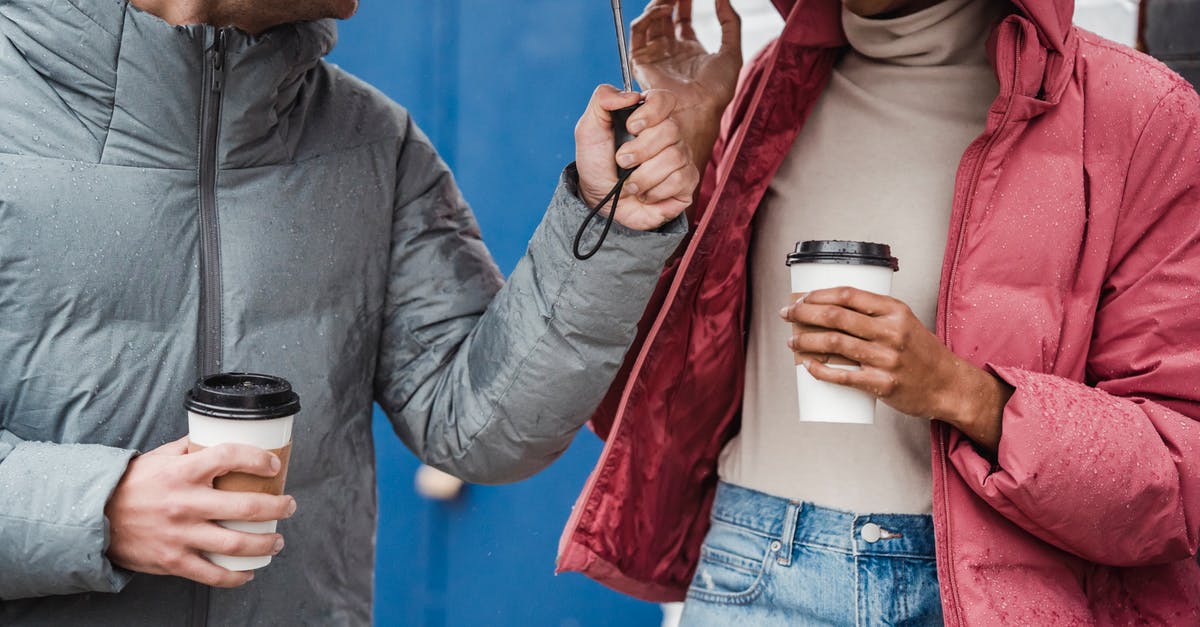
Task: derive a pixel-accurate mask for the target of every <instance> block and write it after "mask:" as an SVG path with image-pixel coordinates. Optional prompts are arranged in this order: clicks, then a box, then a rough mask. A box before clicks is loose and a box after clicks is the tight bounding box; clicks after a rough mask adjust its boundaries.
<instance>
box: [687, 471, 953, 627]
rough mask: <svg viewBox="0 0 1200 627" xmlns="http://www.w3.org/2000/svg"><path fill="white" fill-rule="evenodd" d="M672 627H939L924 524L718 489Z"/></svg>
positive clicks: (929, 535)
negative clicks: (678, 619) (678, 618)
mask: <svg viewBox="0 0 1200 627" xmlns="http://www.w3.org/2000/svg"><path fill="white" fill-rule="evenodd" d="M680 624H681V625H683V626H684V627H691V626H707V625H712V626H718V625H719V626H722V627H725V626H735V627H739V626H740V627H750V626H755V627H757V626H758V625H855V626H858V625H941V624H942V602H941V595H940V593H939V591H938V579H937V563H936V559H935V557H934V540H933V519H932V518H931V517H930V516H913V515H902V514H871V515H855V514H851V513H849V512H842V511H838V510H833V509H828V508H824V507H816V506H813V505H811V504H808V503H796V502H793V501H789V500H787V499H783V498H779V497H774V496H770V495H767V494H763V493H761V492H756V491H754V490H748V489H746V488H741V487H738V486H735V485H731V484H727V483H722V484H720V486H718V488H717V498H716V502H715V503H714V504H713V513H712V528H711V529H710V530H709V532H708V536H707V537H706V538H705V539H704V547H703V548H702V549H701V552H700V565H699V566H698V567H697V568H696V575H695V576H694V577H693V578H692V585H691V587H690V588H689V589H688V595H687V602H686V604H685V605H684V607H683V619H682V621H681V622H680Z"/></svg>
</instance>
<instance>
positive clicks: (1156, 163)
mask: <svg viewBox="0 0 1200 627" xmlns="http://www.w3.org/2000/svg"><path fill="white" fill-rule="evenodd" d="M776 6H777V7H779V8H780V10H781V13H783V14H785V15H786V16H787V21H786V24H785V26H784V31H783V33H782V34H781V35H780V37H779V38H777V39H776V40H775V41H774V42H772V43H771V44H770V45H768V46H767V48H766V49H765V50H764V51H763V52H762V53H761V54H760V55H759V56H758V58H756V59H755V61H754V62H753V63H751V64H749V65H748V66H747V67H746V69H745V70H744V72H743V75H742V77H741V79H740V82H739V86H738V92H737V95H736V97H735V98H734V101H733V102H732V103H731V105H730V106H729V108H728V109H727V110H726V112H725V118H724V120H723V128H722V133H721V137H720V139H719V140H718V142H717V145H716V147H715V149H714V153H713V159H712V161H711V162H710V164H709V167H708V170H707V172H706V174H705V180H704V183H703V184H702V191H701V194H700V195H699V200H698V202H697V205H696V228H695V231H694V233H693V234H692V238H691V241H690V242H689V245H688V247H687V249H686V250H685V251H684V253H683V254H682V255H681V256H680V257H679V258H678V259H677V260H676V261H675V262H674V263H673V264H671V265H670V266H669V267H668V269H667V272H666V273H664V275H663V278H662V280H661V282H660V284H659V289H658V291H657V292H656V293H655V296H654V297H653V298H652V300H651V306H650V308H649V310H648V313H647V316H646V317H645V318H643V322H642V325H641V327H640V334H639V339H638V341H637V343H635V347H636V350H635V351H631V353H630V355H631V357H630V359H629V360H627V361H626V363H625V365H624V367H623V369H622V371H621V373H620V375H619V376H618V383H617V384H616V385H614V387H613V388H612V389H611V390H610V393H609V395H608V397H607V398H606V399H605V402H604V403H603V404H602V405H601V407H600V409H599V411H598V412H597V413H596V415H595V416H594V417H593V427H594V429H595V430H596V432H597V433H599V434H601V436H602V437H605V438H606V445H605V450H604V452H603V453H602V456H601V459H600V461H599V463H598V464H597V466H596V469H595V470H594V471H593V473H592V475H591V477H590V478H589V479H588V483H587V485H586V487H585V488H584V492H583V494H582V495H581V496H580V498H579V501H578V502H577V504H576V507H575V510H574V511H573V513H572V517H571V519H570V521H569V522H568V525H567V529H566V530H565V532H564V534H563V538H562V542H561V544H560V550H559V569H560V570H561V571H582V572H585V573H587V574H589V575H590V576H592V577H594V578H596V579H597V580H599V581H601V582H603V583H605V584H607V585H609V586H612V587H614V588H616V589H618V590H622V591H625V592H628V593H630V594H635V595H637V596H639V597H642V598H645V599H651V600H659V601H662V600H681V599H683V598H684V597H685V595H686V592H687V589H688V586H689V582H691V581H692V578H693V574H694V572H695V568H696V564H697V562H698V560H699V556H700V548H701V545H702V543H703V540H704V536H705V534H706V533H707V530H708V525H709V522H708V521H709V511H710V509H711V505H712V498H713V495H714V491H715V487H716V484H717V481H718V476H717V459H718V456H719V454H720V452H721V450H722V449H723V448H724V446H725V444H726V443H727V442H728V441H729V440H730V439H731V438H732V437H733V436H734V435H735V434H736V433H737V429H738V419H739V412H740V408H741V399H742V385H743V371H744V368H745V352H744V351H745V335H744V333H745V331H746V326H745V325H746V323H747V316H746V307H747V297H746V292H747V276H748V275H747V273H748V272H749V271H750V269H749V268H748V265H747V251H748V248H749V242H750V238H751V237H752V232H753V228H752V225H753V224H754V213H755V210H756V208H757V207H758V205H759V203H760V201H761V199H762V196H763V193H764V191H765V189H766V188H767V186H768V184H769V183H770V181H771V179H772V177H773V176H774V174H775V172H776V170H777V169H778V167H779V166H780V164H781V163H782V162H783V160H784V158H785V157H786V156H787V155H788V153H789V152H790V150H791V148H792V145H793V143H794V141H795V139H796V137H797V135H798V134H799V131H800V129H801V127H802V126H803V124H804V122H805V119H806V117H807V115H808V112H809V111H810V110H811V108H812V106H813V105H814V103H815V102H816V101H817V98H818V97H819V95H820V93H821V90H822V89H823V88H824V86H825V84H826V82H827V80H828V78H829V76H830V73H831V71H832V68H833V67H834V64H835V63H836V60H837V58H838V55H839V54H840V53H841V50H842V46H844V44H845V40H844V36H843V34H842V32H841V27H840V19H839V16H840V10H841V9H840V3H838V2H835V1H832V0H798V1H797V2H794V3H793V2H787V1H786V0H780V1H778V2H776ZM1072 9H1073V5H1072V3H1071V2H1069V1H1061V2H1057V1H1056V2H1033V1H1022V2H1015V3H1014V12H1013V14H1011V15H1009V16H1008V17H1006V18H1005V19H1004V20H1002V21H1001V22H1000V23H999V24H998V25H997V26H996V28H995V29H994V31H993V35H992V37H991V39H990V40H989V52H990V54H991V58H992V61H993V65H994V68H995V70H996V76H997V79H998V81H999V84H1000V90H999V93H1000V95H999V97H998V98H997V100H996V101H995V102H994V103H993V105H992V106H991V108H990V109H989V112H988V113H989V115H988V118H987V125H986V129H985V131H984V132H983V134H982V135H980V137H978V138H977V139H976V140H975V141H974V142H972V144H971V145H970V147H968V148H967V150H966V151H965V153H964V155H963V159H962V162H961V164H960V166H959V170H958V176H957V180H956V187H955V194H954V203H953V209H952V215H951V224H950V229H949V232H948V234H947V246H946V250H945V255H944V262H943V264H944V265H943V268H942V275H941V279H940V287H939V297H938V307H937V324H936V332H937V334H938V336H939V338H941V339H942V341H943V342H945V343H946V344H947V346H949V347H950V349H951V350H953V351H954V352H955V353H956V354H958V355H959V356H961V357H963V358H965V359H967V360H968V361H970V362H972V363H973V364H975V365H976V366H978V367H980V368H985V369H988V370H990V371H991V372H993V373H994V374H995V375H996V376H998V377H1000V378H1001V379H1003V380H1004V381H1006V382H1007V383H1008V384H1010V385H1011V386H1012V387H1013V388H1014V389H1015V390H1016V392H1015V393H1014V395H1013V397H1012V399H1011V400H1010V401H1009V402H1008V404H1007V406H1006V407H1005V410H1004V415H1003V438H1002V440H1001V442H1000V447H999V451H998V453H997V455H996V457H995V458H994V459H993V458H989V457H985V456H983V455H981V454H980V452H979V450H978V449H977V448H976V447H975V446H974V445H973V444H972V442H971V441H970V440H968V439H967V438H966V437H965V436H964V435H963V434H962V433H960V432H959V431H957V430H954V429H950V428H948V427H947V426H946V425H944V424H942V423H939V422H936V421H935V422H934V423H933V428H932V430H931V438H932V441H931V443H932V449H933V486H932V492H933V501H934V503H933V518H934V526H935V535H936V538H937V557H938V576H939V583H940V586H941V593H942V602H943V608H944V610H945V612H944V614H945V619H946V622H947V624H951V625H964V624H965V625H993V624H1056V625H1057V624H1064V625H1075V624H1079V625H1088V624H1100V625H1124V624H1134V623H1138V622H1142V621H1149V622H1152V623H1157V624H1195V623H1197V622H1200V568H1198V567H1197V564H1196V561H1195V554H1196V550H1197V545H1198V544H1200V536H1198V534H1197V531H1196V529H1197V527H1196V525H1195V521H1196V520H1198V519H1200V389H1198V388H1197V387H1196V384H1195V373H1196V371H1197V368H1200V358H1198V355H1200V319H1198V318H1196V316H1195V315H1194V311H1195V307H1196V306H1197V305H1198V304H1200V301H1198V300H1197V299H1200V283H1198V282H1197V281H1198V280H1200V279H1197V277H1200V261H1198V260H1200V222H1198V221H1197V219H1196V216H1197V214H1198V212H1200V188H1198V187H1197V186H1196V185H1195V184H1194V182H1195V181H1196V180H1197V179H1198V178H1200V98H1198V97H1197V94H1196V93H1195V92H1194V91H1193V90H1192V88H1191V86H1190V85H1188V84H1187V83H1186V82H1185V81H1183V80H1182V79H1181V78H1180V77H1179V76H1177V75H1175V74H1173V73H1172V72H1170V71H1169V70H1167V69H1166V68H1165V67H1163V66H1162V65H1161V64H1158V63H1157V62H1155V61H1153V60H1151V59H1149V58H1148V57H1145V56H1144V55H1140V54H1138V53H1136V52H1134V51H1132V50H1130V49H1128V48H1125V47H1122V46H1118V45H1116V44H1114V43H1112V42H1109V41H1106V40H1103V39H1101V38H1099V37H1097V36H1095V35H1092V34H1090V33H1087V32H1085V31H1081V30H1079V29H1075V28H1073V27H1071V26H1070V16H1071V13H1072ZM739 557H742V558H746V559H749V560H758V559H760V556H757V555H755V556H739ZM762 560H763V562H764V563H765V561H766V558H762ZM754 594H756V590H755V589H750V590H744V591H740V592H739V593H736V594H731V596H730V602H732V603H736V602H738V600H739V599H745V598H750V597H751V596H753V595H754Z"/></svg>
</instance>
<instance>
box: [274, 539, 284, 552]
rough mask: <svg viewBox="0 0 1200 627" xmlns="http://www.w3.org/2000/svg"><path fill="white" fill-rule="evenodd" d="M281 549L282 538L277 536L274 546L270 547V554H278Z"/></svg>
mask: <svg viewBox="0 0 1200 627" xmlns="http://www.w3.org/2000/svg"><path fill="white" fill-rule="evenodd" d="M282 550H283V538H278V539H276V540H275V546H274V548H272V549H271V555H279V552H280V551H282Z"/></svg>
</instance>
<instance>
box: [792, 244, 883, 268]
mask: <svg viewBox="0 0 1200 627" xmlns="http://www.w3.org/2000/svg"><path fill="white" fill-rule="evenodd" d="M794 263H841V264H847V265H857V266H880V267H883V268H891V269H892V270H893V271H899V270H900V260H898V259H896V258H895V257H893V256H892V247H891V246H888V245H887V244H875V243H872V242H846V241H842V240H812V241H808V242H800V243H798V244H796V251H795V252H793V253H791V254H789V255H788V256H787V265H789V266H790V265H792V264H794Z"/></svg>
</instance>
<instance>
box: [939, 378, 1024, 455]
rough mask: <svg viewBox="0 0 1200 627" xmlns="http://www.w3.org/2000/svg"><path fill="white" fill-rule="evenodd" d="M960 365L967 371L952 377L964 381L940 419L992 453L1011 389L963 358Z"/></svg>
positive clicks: (994, 449) (997, 439) (1010, 395)
mask: <svg viewBox="0 0 1200 627" xmlns="http://www.w3.org/2000/svg"><path fill="white" fill-rule="evenodd" d="M960 367H962V368H963V369H964V370H969V371H970V374H969V375H968V376H962V375H964V374H966V373H965V372H960V373H957V374H958V375H959V376H957V377H955V379H957V380H959V381H963V382H964V384H963V385H962V386H961V388H960V390H959V391H958V393H956V394H954V398H953V399H951V402H950V403H949V404H948V407H947V410H946V412H945V415H944V417H942V418H941V419H942V420H943V421H944V422H946V423H948V424H950V425H951V426H953V427H955V428H956V429H958V430H959V431H961V432H962V433H963V434H964V435H966V436H967V437H968V438H970V439H971V440H972V441H974V442H975V443H976V444H978V445H980V446H982V447H983V448H985V449H987V450H988V451H991V452H995V451H996V450H997V448H998V447H999V446H1000V435H1001V429H1002V426H1003V422H1004V407H1005V405H1007V404H1008V400H1009V398H1011V397H1012V394H1013V391H1014V390H1013V388H1012V387H1011V386H1010V385H1008V384H1007V383H1005V382H1004V381H1003V380H1001V379H1000V378H998V377H996V376H995V375H992V374H991V373H989V372H987V371H985V370H982V369H980V368H977V367H975V366H974V365H972V364H970V363H968V362H966V361H962V362H961V363H960ZM955 379H951V380H955Z"/></svg>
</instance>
